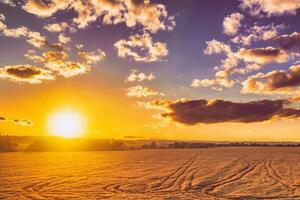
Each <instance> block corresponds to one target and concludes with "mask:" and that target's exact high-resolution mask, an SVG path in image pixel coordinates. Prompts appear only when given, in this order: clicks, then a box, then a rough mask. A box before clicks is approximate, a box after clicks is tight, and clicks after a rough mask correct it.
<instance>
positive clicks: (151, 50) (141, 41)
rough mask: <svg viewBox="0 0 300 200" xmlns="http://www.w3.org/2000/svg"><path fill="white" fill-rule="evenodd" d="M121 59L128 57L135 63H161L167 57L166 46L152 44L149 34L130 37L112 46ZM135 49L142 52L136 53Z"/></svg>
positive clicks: (156, 43)
mask: <svg viewBox="0 0 300 200" xmlns="http://www.w3.org/2000/svg"><path fill="white" fill-rule="evenodd" d="M114 47H115V48H116V49H117V50H118V56H119V57H121V58H125V57H130V58H132V59H134V60H135V61H137V62H156V61H161V60H162V58H163V57H165V56H167V55H168V49H167V44H166V43H162V42H153V41H152V37H151V36H150V34H148V33H145V34H143V35H138V34H136V35H132V36H130V37H129V39H128V40H124V39H122V40H119V41H118V42H116V43H115V44H114ZM136 49H139V50H140V51H142V53H140V52H137V50H136Z"/></svg>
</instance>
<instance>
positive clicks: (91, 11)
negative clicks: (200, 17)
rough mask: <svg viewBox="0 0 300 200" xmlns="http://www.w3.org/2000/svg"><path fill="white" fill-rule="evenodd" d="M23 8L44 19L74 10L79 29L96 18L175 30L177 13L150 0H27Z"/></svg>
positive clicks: (155, 30)
mask: <svg viewBox="0 0 300 200" xmlns="http://www.w3.org/2000/svg"><path fill="white" fill-rule="evenodd" d="M22 8H23V9H24V10H25V11H27V12H28V13H31V14H33V15H36V16H38V17H42V18H47V17H51V16H53V15H54V14H55V13H58V12H61V11H69V10H72V11H73V12H75V14H76V16H75V17H74V18H72V22H73V23H75V24H76V25H77V28H86V27H87V26H88V25H89V24H91V23H93V22H95V21H97V20H101V21H102V23H103V24H119V23H125V24H126V26H127V27H130V28H133V27H137V26H141V27H142V28H143V29H144V30H146V31H149V32H152V33H156V32H157V31H158V30H173V28H174V26H175V20H174V16H169V14H168V12H167V10H166V7H165V6H164V5H163V4H156V3H151V2H150V1H149V0H142V1H135V0H118V1H108V0H93V1H83V0H77V1H61V0H52V1H51V2H49V3H44V2H42V1H41V0H28V1H27V2H26V3H25V4H24V5H23V6H22Z"/></svg>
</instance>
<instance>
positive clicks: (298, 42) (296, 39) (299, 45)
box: [275, 32, 300, 52]
mask: <svg viewBox="0 0 300 200" xmlns="http://www.w3.org/2000/svg"><path fill="white" fill-rule="evenodd" d="M275 41H277V42H278V43H279V44H280V47H281V48H282V49H284V50H291V51H293V50H296V51H297V52H299V51H300V33H298V32H294V33H292V34H290V35H281V36H278V37H276V38H275Z"/></svg>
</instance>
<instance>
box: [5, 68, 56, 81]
mask: <svg viewBox="0 0 300 200" xmlns="http://www.w3.org/2000/svg"><path fill="white" fill-rule="evenodd" d="M0 79H7V80H11V81H14V82H18V83H21V82H26V83H32V84H37V83H42V82H43V81H45V80H54V79H55V77H54V76H53V75H52V73H51V72H50V71H48V70H46V69H41V68H38V67H35V66H32V65H11V66H5V67H2V68H0Z"/></svg>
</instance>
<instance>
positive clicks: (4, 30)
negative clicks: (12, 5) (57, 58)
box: [0, 14, 63, 50]
mask: <svg viewBox="0 0 300 200" xmlns="http://www.w3.org/2000/svg"><path fill="white" fill-rule="evenodd" d="M4 22H5V16H4V15H2V14H0V34H1V35H3V36H5V37H14V38H20V37H24V38H25V39H26V41H27V42H28V43H29V44H31V45H32V46H34V47H36V48H38V49H55V50H62V49H63V47H62V46H61V45H60V44H52V43H50V42H49V41H48V40H47V37H46V36H43V35H41V33H39V32H35V31H30V30H29V29H28V28H27V27H25V26H21V27H17V28H10V27H8V26H7V25H6V24H5V23H4Z"/></svg>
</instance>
